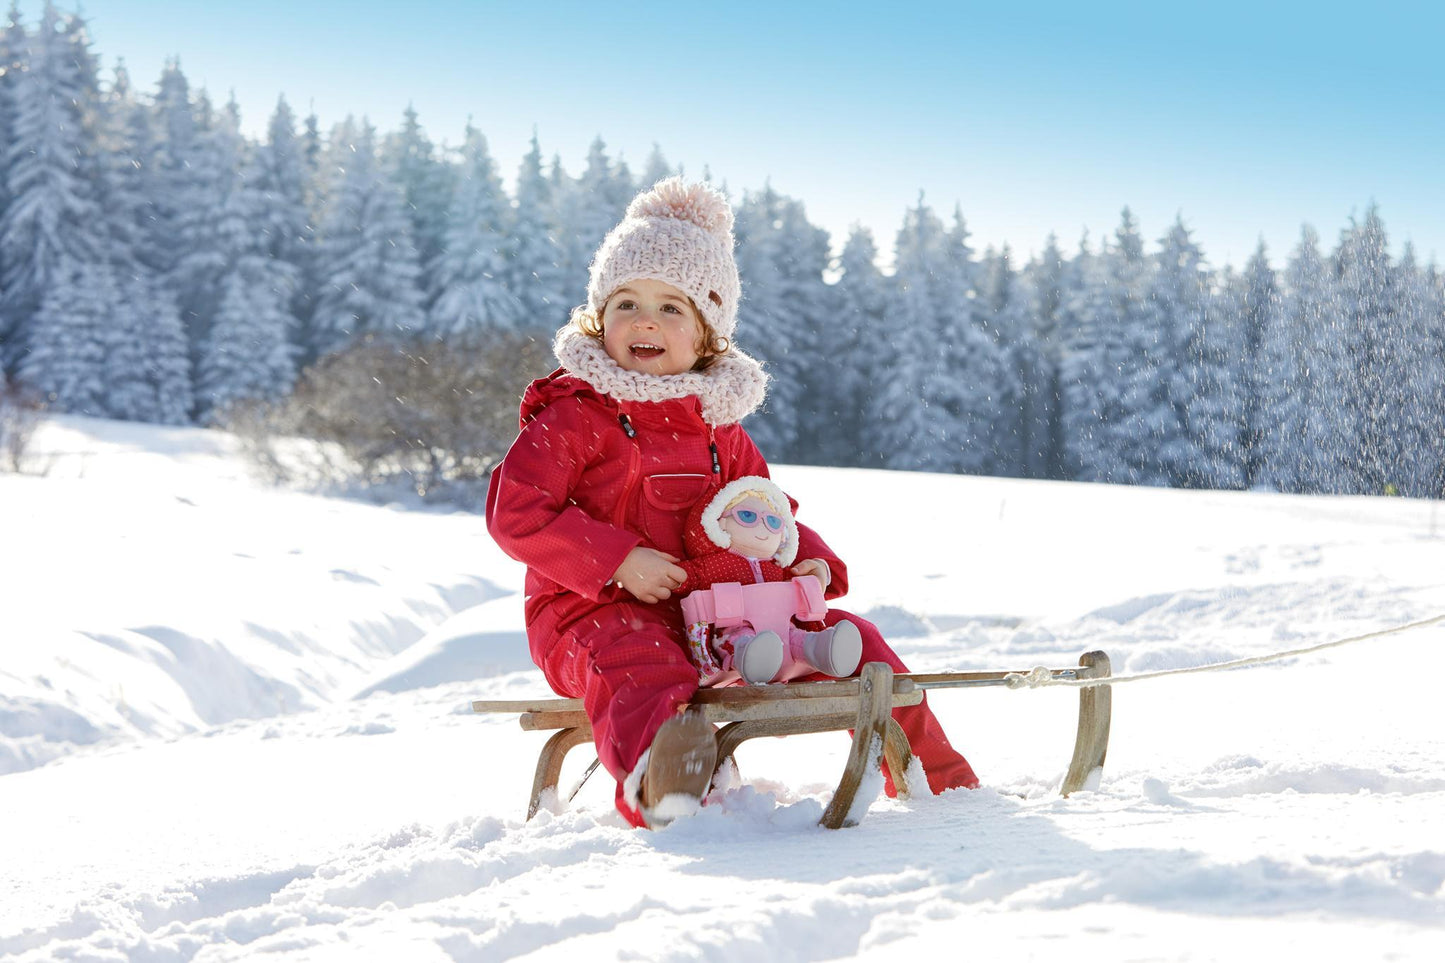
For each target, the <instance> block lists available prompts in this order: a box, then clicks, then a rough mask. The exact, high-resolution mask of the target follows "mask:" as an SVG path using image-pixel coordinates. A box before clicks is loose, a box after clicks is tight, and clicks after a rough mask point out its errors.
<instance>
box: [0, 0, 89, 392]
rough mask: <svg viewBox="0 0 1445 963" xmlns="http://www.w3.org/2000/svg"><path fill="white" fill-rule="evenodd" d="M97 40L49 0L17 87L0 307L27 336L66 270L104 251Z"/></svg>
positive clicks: (0, 227) (7, 148)
mask: <svg viewBox="0 0 1445 963" xmlns="http://www.w3.org/2000/svg"><path fill="white" fill-rule="evenodd" d="M88 43H89V40H88V38H87V36H86V34H85V28H84V24H83V23H82V22H81V21H80V20H79V19H78V18H75V17H62V16H61V14H60V13H59V12H58V11H57V10H56V8H55V5H54V4H53V3H48V2H47V3H46V5H45V9H44V14H43V16H42V19H41V22H40V25H39V27H38V28H37V30H36V32H35V33H34V35H32V36H31V37H30V38H29V40H28V46H27V50H28V55H29V56H28V63H27V65H26V67H25V69H24V70H22V71H20V72H19V74H18V76H17V77H16V78H15V79H14V82H13V84H12V86H11V94H12V117H11V136H10V139H9V141H8V142H6V143H5V144H4V157H3V160H0V167H3V169H4V171H5V182H6V188H7V193H8V204H7V206H6V209H5V214H4V218H3V220H0V263H3V265H4V275H3V276H0V289H3V292H4V293H3V299H4V300H3V304H0V311H3V312H4V314H5V316H6V317H8V318H9V319H10V328H11V336H12V337H15V338H17V339H18V340H20V341H22V342H23V341H25V340H26V339H27V336H29V337H33V336H34V334H35V332H34V331H33V330H31V328H32V326H33V324H32V315H34V314H35V313H36V312H37V311H38V309H39V307H40V303H41V301H42V300H43V299H44V298H45V296H46V295H47V293H49V292H50V291H51V290H52V289H53V288H55V287H56V286H57V284H59V283H60V281H61V277H62V272H63V271H64V272H67V273H69V274H71V275H73V274H74V273H75V272H76V271H77V270H78V267H79V266H80V265H84V264H90V263H94V262H96V261H97V260H98V259H100V257H101V256H102V243H101V237H100V234H101V227H100V206H99V201H98V198H97V196H96V185H95V170H94V164H95V157H96V138H97V131H96V129H95V125H96V110H97V102H98V100H99V89H98V86H99V84H98V79H97V78H96V76H95V75H94V73H87V70H90V69H93V67H94V61H93V60H92V59H91V58H90V57H89V56H88V54H85V53H84V51H85V48H86V46H87V45H88ZM52 307H54V306H53V305H52ZM47 317H48V318H50V319H52V320H53V318H54V312H53V311H50V312H47ZM28 367H29V368H30V370H32V371H33V370H34V366H33V365H30V366H28Z"/></svg>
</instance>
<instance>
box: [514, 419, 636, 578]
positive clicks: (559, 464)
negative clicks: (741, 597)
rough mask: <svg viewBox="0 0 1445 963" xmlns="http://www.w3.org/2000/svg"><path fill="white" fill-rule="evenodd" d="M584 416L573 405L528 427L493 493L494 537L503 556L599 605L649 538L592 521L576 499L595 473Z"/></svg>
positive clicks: (593, 519)
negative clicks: (585, 480)
mask: <svg viewBox="0 0 1445 963" xmlns="http://www.w3.org/2000/svg"><path fill="white" fill-rule="evenodd" d="M583 417H584V416H583V415H581V414H580V413H579V412H578V410H577V409H576V408H573V407H571V406H570V405H569V404H568V403H567V402H559V403H557V404H553V405H550V406H548V407H547V408H546V409H544V410H543V411H542V412H541V413H540V414H538V416H537V417H536V418H535V419H533V420H532V421H531V422H529V423H528V424H527V425H526V426H524V427H523V428H522V432H521V434H519V435H518V436H517V440H516V441H514V442H513V443H512V447H511V449H510V450H508V452H507V455H506V457H505V458H503V459H502V463H501V464H500V465H498V466H497V467H496V468H495V469H494V470H493V471H492V478H491V482H490V485H489V486H488V490H487V531H489V532H491V534H492V537H493V538H494V539H496V541H497V544H498V545H499V546H501V549H502V551H504V552H506V553H507V554H508V555H510V556H511V557H512V558H515V559H516V560H517V561H519V562H523V563H525V564H526V565H527V567H528V568H530V569H532V570H533V571H534V572H536V573H537V574H538V575H541V576H542V577H543V578H547V579H550V580H552V581H553V582H556V583H557V584H559V585H561V586H562V587H563V588H566V589H568V590H570V591H573V592H576V593H578V594H580V595H583V596H586V597H587V598H590V599H594V600H597V599H599V597H600V595H601V593H602V589H603V587H604V586H605V585H606V584H607V581H608V580H609V579H611V578H612V575H613V573H614V572H616V571H617V567H618V566H619V565H621V564H622V560H623V559H624V558H626V557H627V553H628V552H630V551H632V549H633V548H635V547H636V546H637V545H639V544H640V543H641V541H642V539H641V538H640V537H639V536H637V535H635V534H633V533H632V532H629V531H625V530H623V529H620V528H617V527H616V526H614V525H611V524H608V523H607V522H603V521H600V520H598V519H596V518H593V517H592V516H591V515H589V514H587V513H586V512H585V511H583V510H582V509H581V508H579V507H578V506H577V505H576V504H574V503H573V502H572V500H571V497H570V496H571V493H572V491H573V490H574V489H575V488H576V486H577V484H578V482H579V480H580V479H581V477H582V473H583V472H584V471H585V470H586V469H587V447H586V446H585V445H584V444H583V443H582V438H583V436H584V432H582V431H581V430H579V427H578V426H579V425H580V424H581V423H582V422H581V419H582V418H583Z"/></svg>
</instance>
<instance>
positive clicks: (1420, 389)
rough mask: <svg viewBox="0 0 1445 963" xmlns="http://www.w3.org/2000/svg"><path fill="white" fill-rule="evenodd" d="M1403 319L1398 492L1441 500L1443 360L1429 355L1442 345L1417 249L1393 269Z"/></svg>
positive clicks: (1402, 256) (1410, 250)
mask: <svg viewBox="0 0 1445 963" xmlns="http://www.w3.org/2000/svg"><path fill="white" fill-rule="evenodd" d="M1395 283H1396V290H1397V291H1398V299H1399V313H1398V319H1399V320H1398V327H1399V342H1398V343H1399V353H1398V355H1397V359H1398V361H1399V367H1398V369H1397V375H1396V376H1397V377H1398V378H1399V379H1400V381H1401V382H1402V384H1401V385H1400V386H1399V390H1398V391H1397V392H1396V393H1395V394H1394V398H1395V402H1396V403H1397V404H1399V405H1400V406H1401V411H1400V412H1399V418H1398V420H1397V422H1396V431H1397V432H1398V436H1397V438H1396V439H1395V451H1397V452H1398V453H1399V456H1400V459H1401V460H1400V464H1399V479H1400V480H1399V482H1398V483H1397V485H1396V488H1397V490H1398V491H1399V492H1400V494H1402V495H1408V496H1410V497H1414V498H1434V497H1438V496H1439V494H1440V490H1439V488H1438V487H1437V486H1436V480H1437V479H1438V478H1440V477H1441V476H1442V475H1445V452H1442V446H1441V439H1442V438H1445V433H1442V432H1441V428H1445V418H1442V412H1441V408H1440V402H1441V398H1442V397H1445V355H1442V354H1440V353H1439V352H1438V351H1431V350H1430V349H1431V347H1434V346H1436V345H1438V344H1439V330H1438V327H1436V325H1438V315H1437V313H1436V311H1435V308H1434V305H1433V303H1432V302H1433V298H1432V292H1431V290H1430V285H1429V281H1428V278H1427V276H1426V274H1425V272H1424V271H1422V270H1421V268H1420V265H1419V263H1418V262H1417V260H1416V257H1415V246H1414V244H1412V243H1410V242H1409V241H1406V242H1405V247H1404V250H1403V251H1402V252H1401V254H1400V261H1399V264H1398V265H1397V266H1396V268H1395Z"/></svg>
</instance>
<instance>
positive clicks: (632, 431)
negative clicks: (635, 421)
mask: <svg viewBox="0 0 1445 963" xmlns="http://www.w3.org/2000/svg"><path fill="white" fill-rule="evenodd" d="M617 420H618V421H619V422H621V423H622V430H623V431H625V432H627V437H628V438H636V437H637V429H636V428H634V427H632V422H631V421H630V420H629V419H628V417H627V416H626V415H618V416H617Z"/></svg>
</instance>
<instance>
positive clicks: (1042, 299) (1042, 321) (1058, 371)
mask: <svg viewBox="0 0 1445 963" xmlns="http://www.w3.org/2000/svg"><path fill="white" fill-rule="evenodd" d="M1067 278H1068V274H1067V273H1066V266H1065V264H1064V255H1063V252H1062V251H1060V250H1059V241H1058V238H1057V237H1056V236H1055V235H1053V234H1050V235H1049V237H1048V241H1047V242H1046V243H1045V245H1044V249H1043V251H1042V252H1041V253H1040V254H1039V256H1038V257H1037V258H1035V259H1033V260H1032V261H1031V262H1030V263H1029V265H1028V268H1027V269H1026V270H1025V272H1024V298H1025V299H1026V300H1025V303H1026V305H1027V307H1026V314H1027V316H1028V318H1029V321H1030V323H1031V324H1032V327H1033V336H1034V340H1035V343H1036V344H1037V345H1038V362H1039V371H1038V376H1037V378H1036V379H1034V380H1032V381H1025V383H1024V384H1025V390H1026V392H1031V393H1032V395H1033V398H1034V402H1035V403H1034V405H1033V410H1034V411H1035V421H1034V423H1035V425H1036V429H1035V439H1034V450H1035V451H1036V452H1037V454H1036V456H1035V457H1036V462H1035V464H1036V471H1035V472H1034V473H1033V474H1032V477H1037V478H1050V479H1055V480H1061V479H1064V478H1067V477H1069V476H1068V473H1067V472H1068V469H1067V467H1066V450H1067V446H1066V442H1065V436H1064V402H1063V359H1064V348H1065V335H1066V332H1065V331H1064V324H1065V323H1066V319H1067V313H1066V311H1065V308H1064V304H1065V299H1066V297H1067V291H1066V285H1067V280H1066V279H1067Z"/></svg>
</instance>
